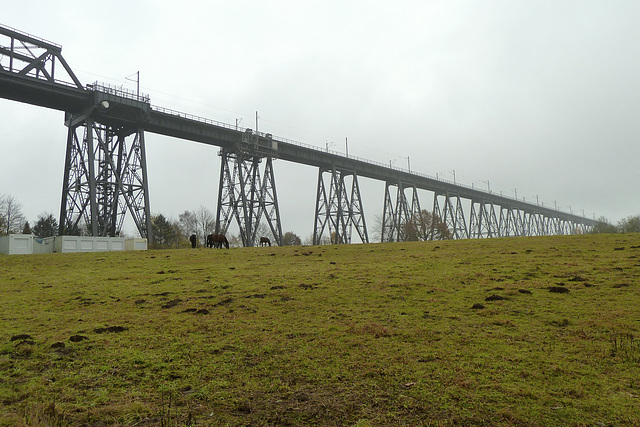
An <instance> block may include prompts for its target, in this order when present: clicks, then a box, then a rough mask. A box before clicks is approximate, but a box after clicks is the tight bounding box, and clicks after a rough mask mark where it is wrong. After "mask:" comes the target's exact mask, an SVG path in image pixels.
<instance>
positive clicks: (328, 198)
mask: <svg viewBox="0 0 640 427" xmlns="http://www.w3.org/2000/svg"><path fill="white" fill-rule="evenodd" d="M65 124H66V125H67V127H68V137H67V149H66V158H65V171H64V183H63V191H62V202H61V211H60V233H61V234H68V233H74V232H77V231H78V229H79V228H81V227H87V228H88V229H89V230H90V233H91V234H93V235H94V236H115V235H118V234H119V233H120V231H121V229H122V226H123V222H124V218H125V215H126V214H127V213H129V214H130V215H131V217H132V218H133V222H134V223H135V225H136V227H137V229H138V232H139V233H140V235H141V236H143V237H147V238H149V239H150V240H152V231H151V230H152V226H151V213H150V204H149V187H148V179H147V172H146V153H145V139H144V129H143V128H142V127H140V126H136V125H135V123H133V124H131V125H127V124H125V125H123V124H121V123H119V124H111V123H109V122H108V120H101V117H100V114H99V111H95V110H91V111H89V112H87V113H85V114H80V115H70V114H68V115H67V118H66V121H65ZM258 136H259V135H258V134H257V133H254V132H252V131H251V130H247V131H246V132H242V133H241V138H240V141H238V142H237V143H236V144H234V145H232V146H229V147H222V148H220V150H219V152H218V155H219V157H220V161H221V164H220V178H219V187H218V199H217V211H216V212H217V214H216V224H217V230H216V232H217V233H226V232H227V231H228V230H229V228H230V226H231V225H232V224H233V223H235V224H236V225H237V227H238V229H239V230H240V237H241V240H242V244H243V245H244V246H256V245H257V244H258V242H259V239H260V237H263V236H261V235H258V233H264V232H265V230H268V232H269V233H270V236H269V237H270V238H271V239H272V241H274V242H276V243H277V244H278V245H282V244H283V240H282V239H283V232H282V230H283V228H282V223H281V219H280V218H281V215H280V211H279V206H278V196H277V191H276V180H275V174H274V160H275V159H277V154H278V149H277V142H276V141H274V140H273V139H272V138H271V136H270V135H268V134H266V136H267V138H266V139H265V138H259V137H258ZM262 136H264V134H263V135H262ZM418 190H419V188H418V186H417V185H416V184H415V183H413V182H410V181H403V180H398V181H386V182H385V187H384V210H383V213H382V223H381V224H377V225H376V229H377V230H376V231H378V232H379V233H380V234H379V235H378V236H375V238H374V240H376V241H377V240H378V238H379V239H380V241H383V242H388V241H406V240H439V239H468V238H490V237H508V236H539V235H552V234H576V233H586V232H588V231H589V230H590V227H589V226H588V225H586V224H584V223H581V222H576V221H572V220H570V219H563V218H561V217H559V216H558V217H554V216H552V215H548V214H547V213H543V212H542V211H536V208H535V206H533V205H532V209H531V210H526V209H522V208H520V207H514V206H509V205H508V204H505V205H501V206H500V205H496V204H495V203H493V202H491V201H486V200H483V199H465V198H463V197H461V196H460V195H459V194H456V193H453V192H438V191H432V194H433V201H432V203H430V205H429V208H430V209H431V210H429V209H425V208H424V207H423V206H421V203H420V199H419V191H418ZM261 224H264V225H266V228H265V227H264V226H262V227H261ZM313 224H314V225H313V244H321V243H326V242H327V241H328V242H331V243H332V244H339V243H351V242H352V240H353V239H354V238H356V239H357V240H358V241H360V242H364V243H368V242H370V233H369V231H368V228H367V223H366V220H365V213H364V206H363V201H362V195H361V191H360V185H359V181H358V173H357V171H356V170H348V169H344V168H338V167H336V166H335V165H330V164H327V165H322V166H319V167H318V180H317V189H316V201H315V211H314V222H313ZM354 231H355V233H354Z"/></svg>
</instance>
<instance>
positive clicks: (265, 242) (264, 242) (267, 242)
mask: <svg viewBox="0 0 640 427" xmlns="http://www.w3.org/2000/svg"><path fill="white" fill-rule="evenodd" d="M266 245H269V246H271V240H269V239H268V238H267V237H261V238H260V246H266Z"/></svg>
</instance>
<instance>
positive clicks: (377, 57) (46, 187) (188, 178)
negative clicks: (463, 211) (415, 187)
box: [0, 0, 640, 238]
mask: <svg viewBox="0 0 640 427" xmlns="http://www.w3.org/2000/svg"><path fill="white" fill-rule="evenodd" d="M638 16H640V2H637V1H615V0H614V1H606V2H605V1H589V0H587V1H562V2H559V1H544V0H543V1H535V2H532V1H517V0H516V1H514V0H509V1H484V2H482V1H463V0H457V1H424V0H422V1H406V0H401V1H396V2H381V1H372V0H367V1H360V0H357V1H350V2H344V1H324V2H300V1H262V2H258V1H236V2H221V1H210V2H201V3H200V2H195V1H182V2H179V4H178V2H175V4H165V3H164V2H160V3H158V2H155V1H133V2H132V1H113V2H106V3H105V2H102V3H96V2H86V1H85V2H80V1H59V2H54V3H51V2H44V1H36V2H32V3H30V4H29V6H28V7H26V6H25V5H24V4H21V3H16V2H12V3H10V4H8V5H4V6H3V13H2V17H1V18H0V22H1V23H2V24H3V25H7V26H10V27H14V28H16V29H19V30H21V31H25V32H27V33H30V34H34V35H36V36H39V37H42V38H45V39H48V40H51V41H53V42H56V43H58V44H61V45H62V47H63V49H62V54H63V56H64V58H65V59H66V60H67V62H68V63H69V64H70V66H71V68H72V69H73V70H74V72H75V73H76V75H77V76H78V77H79V78H80V80H81V82H82V83H84V84H87V83H92V82H93V81H96V80H97V81H102V82H107V83H109V84H114V85H124V86H125V87H129V88H134V87H135V83H133V82H131V81H128V80H126V79H125V77H126V76H131V75H132V74H134V73H135V72H136V71H140V76H141V81H140V86H141V91H142V92H144V93H148V94H149V95H150V96H151V103H152V104H153V105H158V106H162V107H167V108H171V109H174V110H179V111H183V112H187V113H192V114H195V115H199V116H202V117H206V118H210V119H213V120H218V121H222V122H227V123H235V121H236V119H242V121H241V126H244V127H250V128H255V112H256V111H258V114H259V116H260V119H259V129H260V130H261V131H264V132H270V133H272V134H274V135H277V136H281V137H285V138H289V139H294V140H298V141H301V142H304V143H308V144H313V145H317V146H319V147H326V146H327V144H328V145H329V146H330V149H331V150H334V151H338V152H344V149H345V137H348V141H349V154H351V155H355V156H359V157H363V158H367V159H371V160H375V161H379V162H384V163H389V162H391V163H392V164H393V165H394V166H398V167H406V165H407V157H409V159H410V162H411V169H412V170H415V171H419V172H422V173H425V174H429V175H434V176H435V175H436V174H438V175H439V177H441V178H443V179H447V180H453V172H452V171H453V170H455V174H456V180H457V181H458V182H461V183H464V184H467V185H474V186H476V187H478V188H488V187H489V186H490V188H491V190H492V191H494V192H501V191H502V192H503V193H504V194H505V195H510V196H513V195H514V194H515V193H516V191H517V195H518V197H520V198H522V197H525V198H526V199H527V200H529V201H535V200H536V197H538V198H539V200H540V202H544V204H545V206H554V203H557V205H558V207H561V208H562V209H564V210H569V206H571V208H572V209H573V211H574V213H580V214H581V213H582V210H584V212H585V214H586V215H587V216H589V217H593V215H594V214H595V215H596V216H597V217H600V216H605V217H607V218H609V219H610V220H611V221H614V222H616V221H618V220H620V219H622V218H624V217H627V216H629V215H636V214H638V213H639V212H640V207H639V205H638V202H637V199H636V196H637V190H636V182H637V181H638V179H639V178H640V176H639V175H640V171H639V169H638V167H637V166H636V165H637V159H638V158H639V157H640V148H639V147H638V144H637V141H638V137H639V134H640V125H639V122H638V120H637V118H636V117H637V116H638V113H640V108H639V103H638V93H639V90H638V89H639V88H638V86H639V85H640V80H639V79H638V77H637V76H638V75H640V59H638V55H637V54H636V53H637V52H638V44H639V43H640V34H639V33H640V30H638V26H637V17H638ZM63 118H64V114H63V113H62V112H57V111H51V110H46V109H42V108H39V107H34V106H30V105H22V104H19V103H16V102H12V101H7V100H0V129H2V134H1V135H2V136H1V141H2V145H1V146H0V147H1V153H2V154H1V157H2V159H3V160H2V162H1V166H0V194H11V195H13V196H14V197H16V198H17V199H18V200H19V201H20V202H21V203H22V205H23V212H24V213H25V215H26V216H27V218H28V219H29V220H30V221H35V219H36V217H37V215H38V214H39V213H42V212H45V211H46V212H53V213H54V214H55V215H56V216H57V215H58V212H59V209H60V193H61V185H62V174H63V169H64V147H65V142H66V128H65V127H64V125H63ZM146 142H147V153H148V167H149V185H150V196H151V210H152V213H163V214H165V215H166V216H168V217H172V218H173V219H177V217H178V214H179V213H181V212H182V211H184V210H193V209H197V208H198V207H199V206H200V205H204V206H206V207H208V208H209V209H211V210H212V211H214V210H215V208H216V198H217V188H218V175H219V168H220V159H219V157H218V156H217V147H208V146H204V145H199V144H196V143H192V142H188V141H180V140H175V139H170V138H165V137H160V136H156V135H153V134H147V135H146ZM274 168H275V174H276V184H277V187H278V197H279V199H280V209H281V216H282V222H283V228H284V230H285V231H287V230H293V231H295V232H296V233H298V234H299V235H300V236H301V237H303V238H305V237H307V236H308V235H309V234H311V232H312V227H313V211H314V203H315V188H316V178H317V170H315V169H313V168H309V167H302V166H298V165H294V164H290V163H287V162H284V161H276V162H275V164H274ZM360 184H361V186H362V189H363V191H364V192H365V194H364V196H363V197H364V209H365V215H366V217H367V221H368V222H369V223H370V224H371V223H372V222H373V220H374V217H375V216H376V215H379V214H381V213H382V203H383V194H384V186H383V184H382V183H378V182H373V181H367V180H364V179H362V180H361V181H360ZM421 203H422V204H423V206H426V207H430V204H431V203H432V199H431V198H430V197H428V196H427V195H426V194H425V195H424V196H423V199H422V200H421ZM129 231H131V232H132V231H133V230H132V229H131V230H129Z"/></svg>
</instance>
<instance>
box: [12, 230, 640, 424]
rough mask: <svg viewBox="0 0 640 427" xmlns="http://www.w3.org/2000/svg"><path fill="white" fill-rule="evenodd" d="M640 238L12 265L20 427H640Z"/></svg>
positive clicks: (18, 259) (57, 257) (15, 413)
mask: <svg viewBox="0 0 640 427" xmlns="http://www.w3.org/2000/svg"><path fill="white" fill-rule="evenodd" d="M639 277H640V236H639V235H635V234H626V235H594V236H592V235H587V236H565V237H541V238H508V239H490V240H463V241H439V242H416V243H392V244H363V245H349V246H309V247H300V246H298V247H271V248H239V249H230V250H215V249H213V250H212V249H204V248H203V249H196V250H175V251H173V250H167V251H145V252H125V253H85V254H48V255H29V256H0V307H1V308H0V425H11V426H13V425H18V426H20V425H36V426H57V425H60V426H63V425H87V426H105V425H131V426H134V425H136V426H178V425H237V426H240V425H255V426H259V425H272V426H281V425H291V426H298V425H322V426H360V427H364V426H389V425H407V426H417V425H438V426H448V425H461V426H462V425H464V426H467V425H472V426H473V425H478V426H479V425H491V426H494V425H497V426H510V425H517V426H554V425H557V426H561V425H562V426H565V425H574V426H609V425H612V426H627V425H640V421H639V420H640V281H639Z"/></svg>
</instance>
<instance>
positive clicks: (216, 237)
mask: <svg viewBox="0 0 640 427" xmlns="http://www.w3.org/2000/svg"><path fill="white" fill-rule="evenodd" d="M222 245H224V247H225V248H227V249H229V241H228V240H227V238H226V237H225V235H224V234H209V235H208V236H207V247H209V248H214V247H215V248H218V249H220V248H222Z"/></svg>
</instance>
